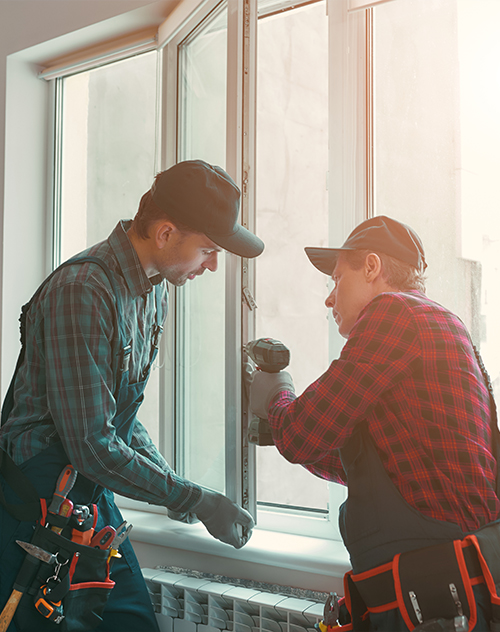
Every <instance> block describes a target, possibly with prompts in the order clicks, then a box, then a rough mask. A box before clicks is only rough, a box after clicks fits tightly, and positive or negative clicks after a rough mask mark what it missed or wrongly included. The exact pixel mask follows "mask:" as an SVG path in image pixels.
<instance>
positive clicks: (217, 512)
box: [189, 487, 255, 549]
mask: <svg viewBox="0 0 500 632" xmlns="http://www.w3.org/2000/svg"><path fill="white" fill-rule="evenodd" d="M189 513H190V514H196V516H197V517H198V518H199V519H200V520H201V522H203V524H204V525H205V527H206V529H207V531H208V532H209V533H210V535H213V537H214V538H217V540H220V541H221V542H225V543H226V544H231V546H234V548H235V549H240V548H241V547H242V546H244V545H245V544H246V543H247V542H248V540H249V539H250V536H251V535H252V529H253V528H254V526H255V522H254V520H253V518H252V516H251V515H250V514H249V513H248V511H245V509H243V508H242V507H240V506H239V505H237V504H236V503H233V501H232V500H229V498H227V496H224V494H219V492H214V491H212V490H211V489H206V488H204V487H202V488H201V498H200V500H199V501H198V502H197V503H196V505H194V507H192V508H191V511H190V512H189Z"/></svg>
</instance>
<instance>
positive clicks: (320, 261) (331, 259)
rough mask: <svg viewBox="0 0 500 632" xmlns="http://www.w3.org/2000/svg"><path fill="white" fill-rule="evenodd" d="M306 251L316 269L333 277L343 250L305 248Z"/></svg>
mask: <svg viewBox="0 0 500 632" xmlns="http://www.w3.org/2000/svg"><path fill="white" fill-rule="evenodd" d="M304 250H305V251H306V255H307V256H308V257H309V261H310V262H311V263H312V264H313V266H314V267H315V268H317V269H318V270H319V271H320V272H323V274H327V275H328V276H331V275H332V272H333V269H334V268H335V265H336V264H337V259H338V257H339V254H340V253H341V252H342V250H343V248H304Z"/></svg>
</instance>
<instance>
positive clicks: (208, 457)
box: [177, 3, 227, 491]
mask: <svg viewBox="0 0 500 632" xmlns="http://www.w3.org/2000/svg"><path fill="white" fill-rule="evenodd" d="M226 40H227V9H226V7H225V3H224V5H222V7H221V8H219V10H218V11H216V12H215V13H213V14H211V15H210V16H209V17H208V18H207V19H206V20H205V21H204V22H203V23H202V24H201V26H200V27H199V28H198V29H197V30H196V32H194V33H192V34H191V35H190V36H189V37H188V38H187V39H186V40H185V41H184V42H182V44H181V46H180V49H179V85H180V100H179V110H180V126H179V160H192V159H202V160H206V161H207V162H209V163H211V164H215V165H218V166H221V167H223V168H224V167H225V155H226V61H227V43H226ZM177 297H178V303H179V310H178V315H179V325H180V328H179V330H178V336H179V337H178V341H179V345H180V353H179V358H180V359H179V365H178V367H177V377H178V380H179V382H178V391H177V392H178V396H179V397H178V400H179V406H178V410H177V419H178V422H179V423H178V428H177V431H178V435H177V436H178V438H179V442H178V455H179V463H178V467H177V469H178V471H179V472H180V473H182V474H183V475H184V476H186V477H188V478H190V479H192V480H195V481H196V482H198V483H201V484H203V485H207V486H208V487H211V488H214V489H217V490H220V491H224V489H225V441H224V426H225V400H224V396H225V393H224V382H225V318H224V313H225V274H224V254H221V255H219V269H218V270H217V272H215V273H212V272H210V271H208V272H206V273H205V274H204V275H203V278H199V279H197V280H196V281H195V282H189V281H188V283H187V284H186V285H185V286H184V287H182V288H179V289H178V290H177Z"/></svg>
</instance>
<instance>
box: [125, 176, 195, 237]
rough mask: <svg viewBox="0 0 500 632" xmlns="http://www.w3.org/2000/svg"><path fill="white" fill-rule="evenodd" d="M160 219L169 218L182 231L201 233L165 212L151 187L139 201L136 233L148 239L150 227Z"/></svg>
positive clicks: (135, 225) (133, 225)
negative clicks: (154, 196)
mask: <svg viewBox="0 0 500 632" xmlns="http://www.w3.org/2000/svg"><path fill="white" fill-rule="evenodd" d="M158 175H159V174H158ZM156 177H158V176H156ZM160 220H163V221H165V220H168V221H170V222H172V224H174V225H175V227H176V228H177V229H178V230H179V231H180V232H181V233H199V231H197V230H194V229H193V228H190V227H189V226H186V225H185V224H183V223H182V222H179V221H178V220H175V221H174V220H172V219H171V218H170V217H168V215H167V213H165V211H164V210H162V209H161V208H160V207H159V206H158V205H157V204H156V203H155V202H154V200H153V195H152V193H151V189H150V190H149V191H146V193H145V194H144V195H143V196H142V198H141V201H140V202H139V208H138V210H137V213H136V215H135V217H134V219H133V221H132V228H133V229H134V231H135V232H136V234H137V235H138V236H139V237H141V239H147V238H148V237H149V229H150V228H151V226H152V225H153V224H154V223H155V222H157V221H160Z"/></svg>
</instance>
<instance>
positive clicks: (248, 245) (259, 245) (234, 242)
mask: <svg viewBox="0 0 500 632" xmlns="http://www.w3.org/2000/svg"><path fill="white" fill-rule="evenodd" d="M207 237H209V238H210V239H211V240H212V241H213V242H214V243H216V244H217V245H218V246H220V247H221V248H224V250H227V251H228V252H232V253H233V254H235V255H238V256H239V257H246V258H247V259H253V257H257V256H258V255H260V254H261V253H262V252H263V250H264V242H263V241H262V240H261V239H259V238H258V237H257V235H254V234H253V233H251V232H250V231H249V230H247V229H246V228H245V227H244V226H241V225H240V224H238V225H237V230H236V231H235V232H234V233H233V234H232V235H222V236H221V235H212V234H208V233H207Z"/></svg>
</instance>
